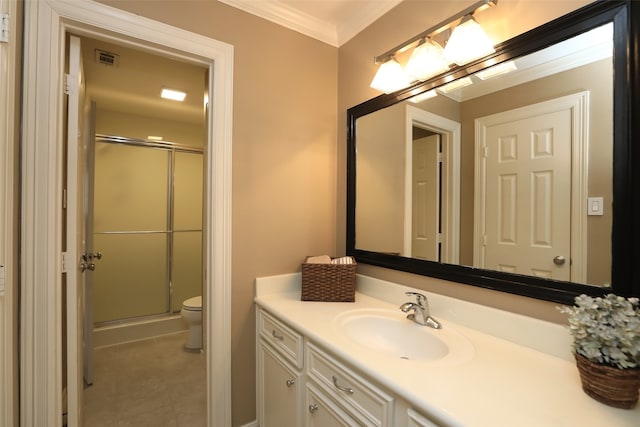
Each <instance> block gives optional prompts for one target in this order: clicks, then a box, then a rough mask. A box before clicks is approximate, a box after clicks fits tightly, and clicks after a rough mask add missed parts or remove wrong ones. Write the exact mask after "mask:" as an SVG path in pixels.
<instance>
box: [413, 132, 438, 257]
mask: <svg viewBox="0 0 640 427" xmlns="http://www.w3.org/2000/svg"><path fill="white" fill-rule="evenodd" d="M439 153H440V135H438V134H436V135H431V136H427V137H424V138H420V139H416V140H415V141H414V142H413V155H412V160H413V165H412V180H413V183H412V187H413V189H412V193H413V194H412V197H411V200H412V208H411V209H412V221H411V222H412V233H411V242H412V243H411V256H412V257H413V258H420V259H426V260H429V261H439V260H440V256H439V253H440V250H439V246H440V245H439V234H440V166H439V165H440V163H439Z"/></svg>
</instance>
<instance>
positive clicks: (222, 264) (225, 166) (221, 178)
mask: <svg viewBox="0 0 640 427" xmlns="http://www.w3.org/2000/svg"><path fill="white" fill-rule="evenodd" d="M24 6H25V38H24V62H23V66H24V82H23V107H22V108H23V119H22V129H23V135H22V164H21V166H22V173H21V178H22V201H21V203H22V204H21V207H22V214H21V241H22V248H21V259H22V265H21V275H22V279H21V314H20V322H21V356H20V363H21V367H22V369H21V373H20V385H21V387H20V402H21V407H20V413H21V425H47V426H61V424H62V412H63V405H62V398H61V395H62V384H63V378H62V375H63V374H62V350H63V346H62V318H61V315H62V272H63V265H62V253H61V247H62V246H61V242H62V188H63V182H62V176H63V163H62V159H63V153H62V147H63V144H62V138H63V126H62V117H63V114H62V108H63V105H64V104H63V91H62V87H63V85H62V82H63V74H64V73H63V71H64V70H63V65H64V58H65V48H64V40H65V34H66V33H67V32H73V33H75V34H78V35H81V36H89V37H93V38H99V39H106V40H111V41H112V42H113V41H115V42H116V43H118V44H125V45H130V46H135V47H138V48H143V49H145V50H149V51H155V52H157V53H160V54H163V55H168V56H170V57H173V58H175V59H181V60H185V61H188V62H192V63H195V64H200V65H202V66H204V67H207V68H208V69H209V82H208V84H209V105H210V108H208V109H207V125H208V132H207V150H206V168H207V176H206V190H205V192H206V199H205V209H206V211H207V215H206V219H205V224H204V226H205V229H206V230H207V231H206V233H205V234H206V243H205V247H206V258H205V266H204V267H205V271H206V273H207V274H206V277H205V283H204V295H203V298H204V304H205V307H208V308H209V309H208V310H205V311H204V319H203V321H204V323H205V328H204V329H205V331H206V333H205V336H204V340H205V342H204V345H205V348H208V349H211V348H215V349H216V351H215V352H211V351H206V366H207V374H208V375H207V419H208V425H210V426H213V425H215V426H224V427H226V426H230V425H231V400H230V396H231V345H230V344H231V304H230V303H231V295H230V294H231V250H230V249H231V155H232V152H231V148H232V144H231V141H232V111H233V110H232V106H233V105H232V104H233V102H232V101H233V99H232V98H233V92H232V90H233V46H231V45H229V44H227V43H223V42H220V41H217V40H214V39H211V38H208V37H204V36H201V35H198V34H195V33H192V32H189V31H185V30H182V29H179V28H176V27H172V26H169V25H166V24H163V23H160V22H157V21H153V20H150V19H147V18H144V17H141V16H137V15H134V14H131V13H128V12H125V11H121V10H119V9H115V8H112V7H109V6H106V5H102V4H99V3H96V2H93V1H90V0H83V1H78V0H40V1H27V2H25V5H24ZM158 46H165V47H166V49H164V48H159V47H158ZM214 124H215V126H214ZM214 207H215V209H214Z"/></svg>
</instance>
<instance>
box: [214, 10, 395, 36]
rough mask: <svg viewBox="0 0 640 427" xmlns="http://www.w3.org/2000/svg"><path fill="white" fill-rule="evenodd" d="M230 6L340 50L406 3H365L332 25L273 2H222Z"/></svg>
mask: <svg viewBox="0 0 640 427" xmlns="http://www.w3.org/2000/svg"><path fill="white" fill-rule="evenodd" d="M219 1H220V2H221V3H224V4H226V5H228V6H231V7H235V8H236V9H240V10H242V11H244V12H247V13H250V14H252V15H255V16H259V17H261V18H264V19H266V20H268V21H271V22H273V23H276V24H278V25H281V26H283V27H286V28H289V29H291V30H294V31H297V32H299V33H302V34H304V35H306V36H309V37H312V38H314V39H317V40H320V41H322V42H324V43H327V44H329V45H331V46H335V47H340V46H341V45H342V44H344V43H346V42H347V41H349V40H350V39H351V38H352V37H353V36H355V35H356V34H358V33H359V32H360V31H362V30H363V29H365V28H366V27H368V26H369V25H370V24H371V23H373V22H374V21H375V20H376V19H378V18H380V17H381V16H382V15H384V14H385V13H387V12H388V11H389V10H391V9H392V8H393V7H395V6H396V5H397V4H398V3H400V2H401V1H403V0H388V1H371V2H366V3H362V5H361V6H360V8H359V9H358V11H357V13H353V14H351V16H349V17H346V18H343V19H342V20H341V22H338V23H337V24H336V23H331V22H327V21H324V20H321V19H318V18H316V17H315V16H312V15H310V14H308V13H305V12H303V11H301V10H300V9H297V8H295V7H291V6H289V5H288V4H285V3H282V2H279V1H277V0H273V1H252V0H219Z"/></svg>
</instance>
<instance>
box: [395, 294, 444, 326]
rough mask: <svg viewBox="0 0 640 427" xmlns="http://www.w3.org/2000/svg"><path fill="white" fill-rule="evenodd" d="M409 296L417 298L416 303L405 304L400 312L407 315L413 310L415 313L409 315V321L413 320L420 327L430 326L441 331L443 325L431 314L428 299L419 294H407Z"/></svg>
mask: <svg viewBox="0 0 640 427" xmlns="http://www.w3.org/2000/svg"><path fill="white" fill-rule="evenodd" d="M405 295H407V296H415V297H416V302H405V303H404V304H402V305H401V306H400V310H402V311H403V312H405V313H409V311H411V310H413V313H409V314H407V319H409V320H413V321H414V322H416V323H417V324H419V325H425V326H430V327H432V328H434V329H441V328H442V325H441V324H440V322H438V321H437V320H436V319H434V318H433V317H431V315H430V314H429V302H428V301H427V297H426V296H424V295H422V294H419V293H418V292H405Z"/></svg>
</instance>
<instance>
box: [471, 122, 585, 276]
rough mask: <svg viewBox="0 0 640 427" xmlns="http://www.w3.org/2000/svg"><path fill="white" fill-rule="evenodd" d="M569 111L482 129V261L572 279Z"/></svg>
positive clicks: (511, 269) (521, 271)
mask: <svg viewBox="0 0 640 427" xmlns="http://www.w3.org/2000/svg"><path fill="white" fill-rule="evenodd" d="M571 126H572V123H571V111H570V110H561V111H555V112H550V113H545V114H540V115H536V116H533V117H529V118H526V119H520V120H514V121H510V122H506V123H501V124H497V125H494V126H489V127H487V128H486V141H485V143H486V150H485V157H486V188H485V194H484V197H485V213H484V217H485V233H486V234H485V236H484V240H485V241H484V244H485V246H484V255H485V256H484V265H483V266H482V267H484V268H489V269H492V270H499V271H505V272H510V273H519V274H527V275H533V276H538V277H546V278H553V279H557V280H569V279H570V273H571V268H570V260H571V253H570V250H571V168H570V167H568V165H571V147H572V143H571V141H572V128H571Z"/></svg>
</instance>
